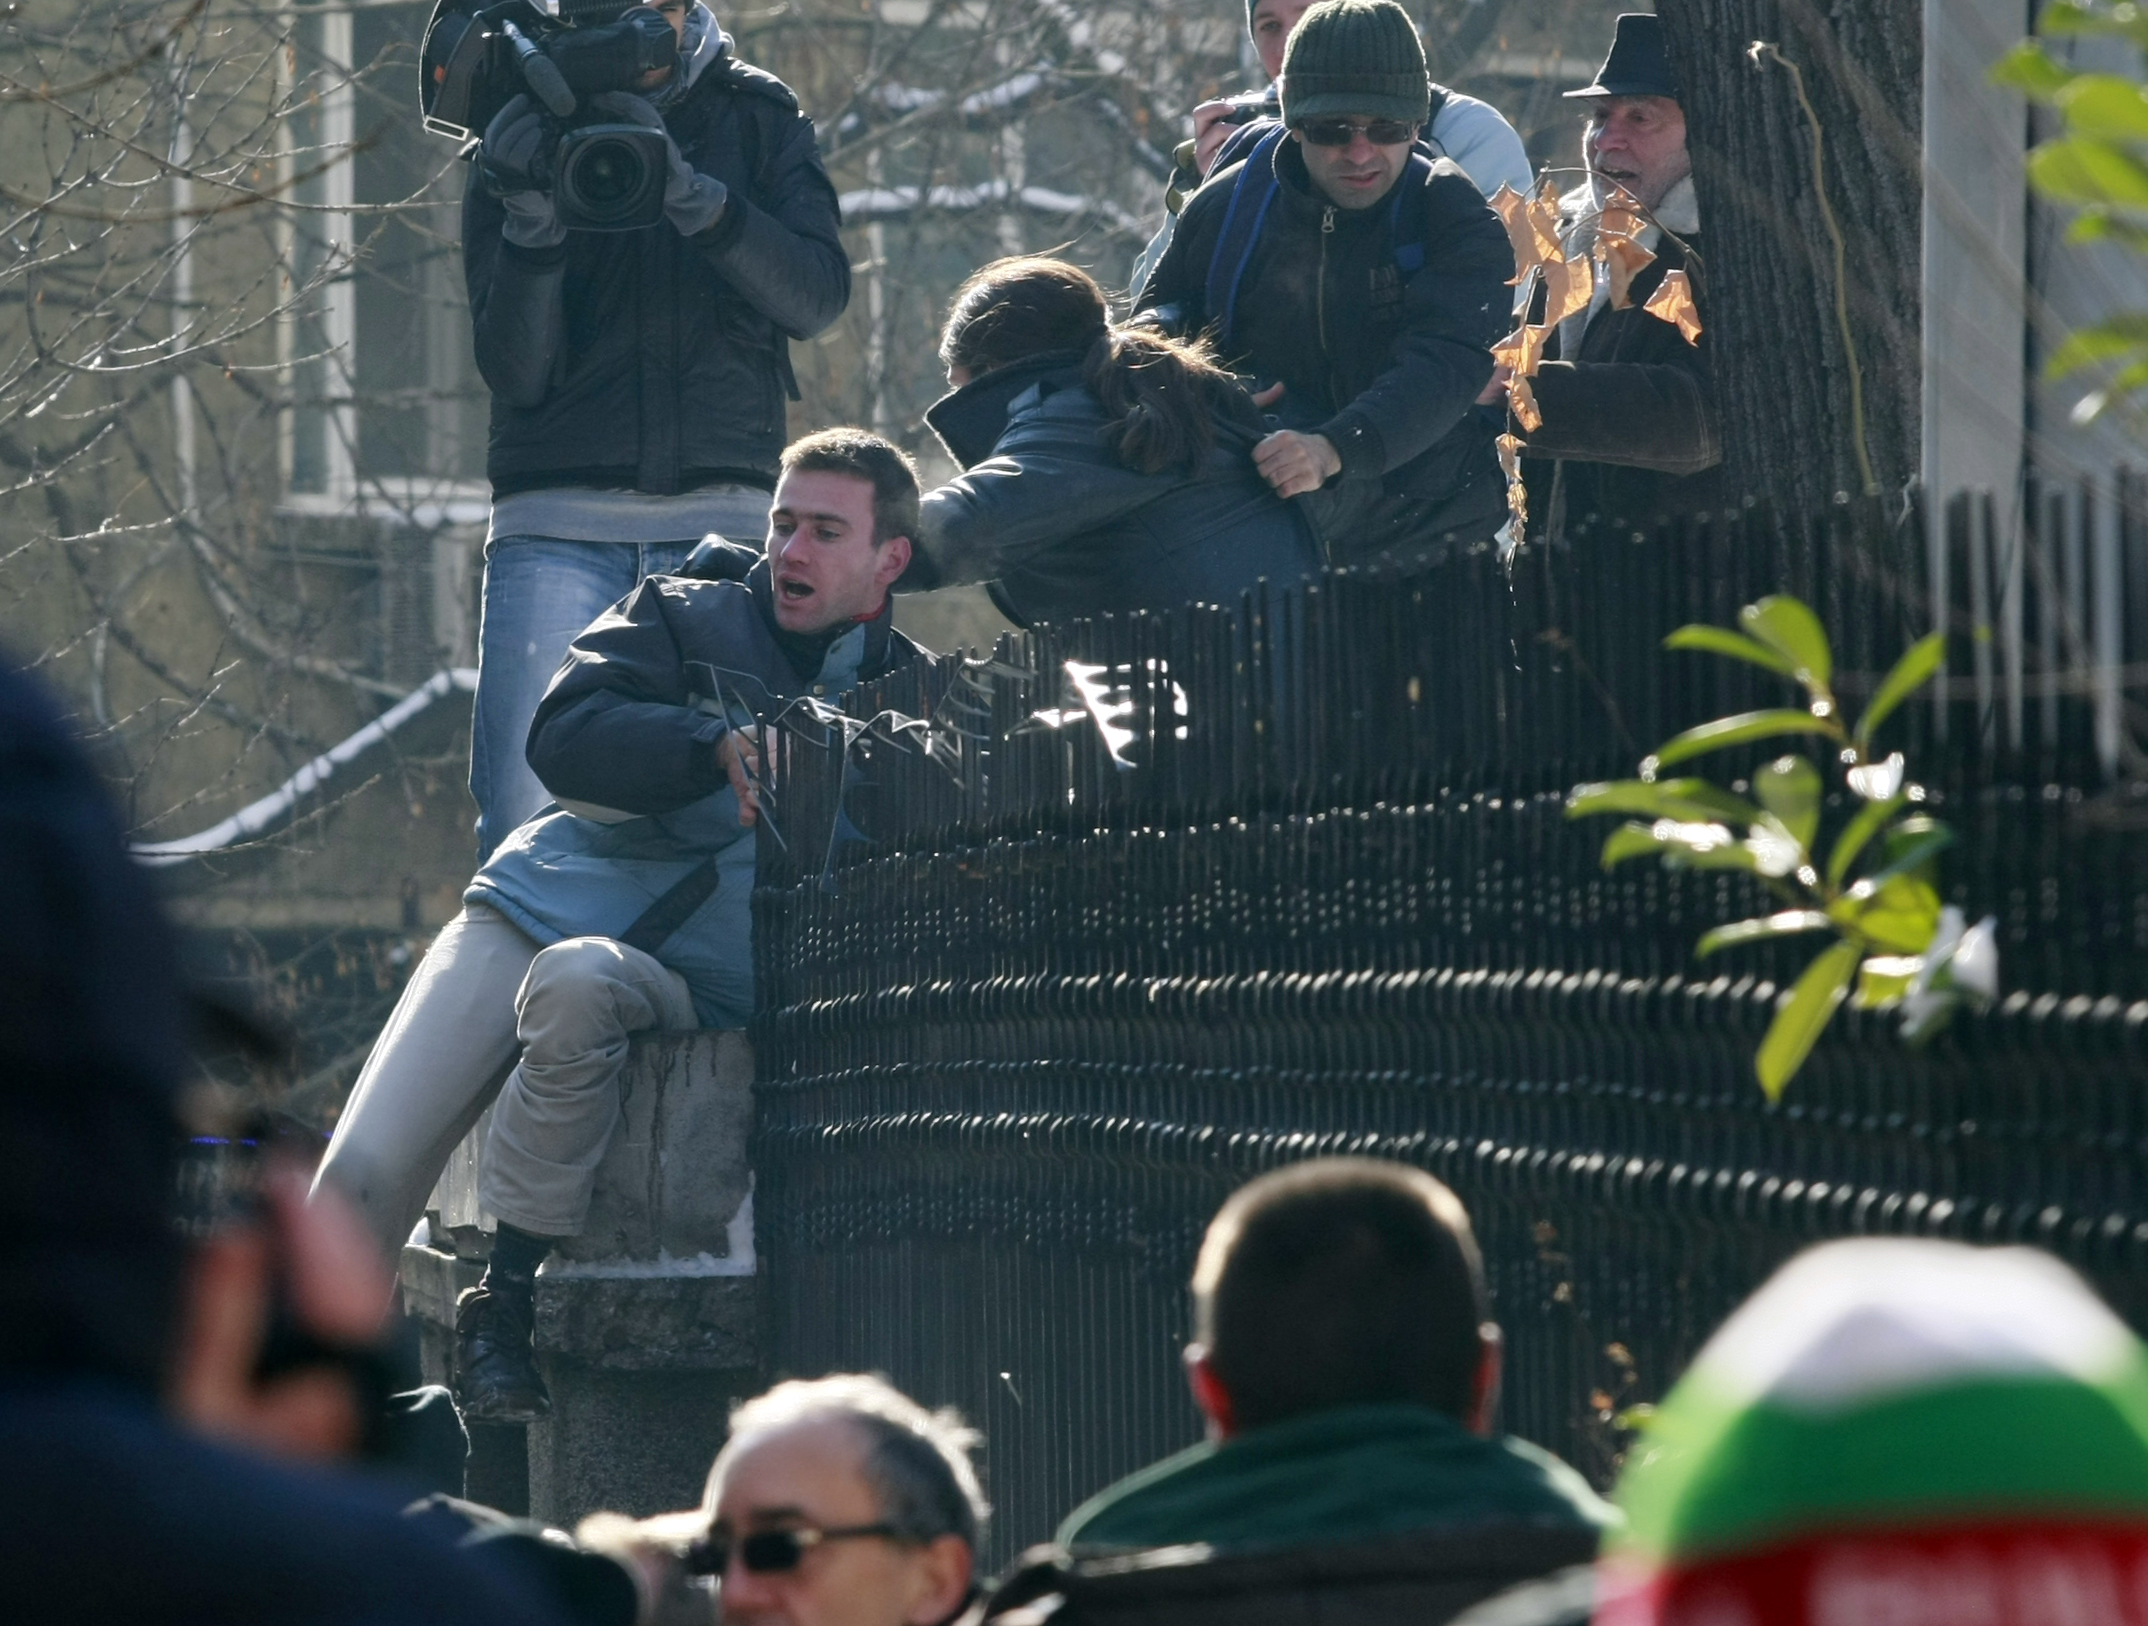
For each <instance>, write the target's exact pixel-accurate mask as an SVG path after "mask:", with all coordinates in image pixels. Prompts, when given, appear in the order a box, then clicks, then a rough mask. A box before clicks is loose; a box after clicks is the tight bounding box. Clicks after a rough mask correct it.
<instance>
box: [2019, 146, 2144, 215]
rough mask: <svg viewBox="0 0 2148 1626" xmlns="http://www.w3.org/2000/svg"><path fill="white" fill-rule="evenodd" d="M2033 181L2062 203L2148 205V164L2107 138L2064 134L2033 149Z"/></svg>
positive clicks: (2031, 155)
mask: <svg viewBox="0 0 2148 1626" xmlns="http://www.w3.org/2000/svg"><path fill="white" fill-rule="evenodd" d="M2028 169H2029V184H2030V185H2031V186H2033V187H2035V188H2036V190H2037V191H2039V192H2041V193H2042V194H2043V195H2044V196H2045V197H2047V198H2051V199H2054V200H2056V201H2057V202H2060V203H2088V204H2115V205H2117V206H2119V207H2121V208H2127V209H2148V165H2143V164H2142V163H2141V161H2140V160H2139V159H2138V158H2135V157H2134V156H2133V155H2132V154H2131V153H2128V152H2123V151H2121V150H2120V149H2119V148H2117V147H2114V146H2112V145H2111V144H2110V143H2109V142H2107V141H2097V140H2094V139H2092V138H2090V137H2088V136H2061V137H2060V138H2059V139H2058V140H2056V141H2046V142H2043V143H2041V144H2040V145H2038V146H2036V147H2033V148H2031V149H2030V150H2029V165H2028Z"/></svg>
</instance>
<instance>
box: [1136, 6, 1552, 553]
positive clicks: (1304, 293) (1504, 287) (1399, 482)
mask: <svg viewBox="0 0 2148 1626" xmlns="http://www.w3.org/2000/svg"><path fill="white" fill-rule="evenodd" d="M1431 98H1432V82H1431V79H1430V77H1429V75H1428V74H1427V73H1426V70H1425V57H1424V48H1423V46H1422V45H1421V44H1419V42H1418V39H1417V31H1416V28H1415V27H1414V25H1412V23H1411V22H1410V19H1409V14H1408V13H1407V12H1405V11H1404V10H1403V9H1402V8H1401V7H1400V6H1399V5H1397V4H1395V0H1322V3H1321V4H1319V5H1316V6H1314V7H1313V8H1312V9H1311V10H1309V11H1308V12H1306V13H1305V15H1304V16H1303V17H1302V18H1301V19H1299V22H1298V26H1297V28H1296V29H1294V30H1293V31H1292V33H1291V36H1290V41H1289V44H1288V45H1287V46H1286V47H1285V51H1284V57H1283V74H1282V80H1281V106H1282V111H1283V124H1282V126H1280V127H1278V128H1275V129H1274V130H1272V131H1270V132H1269V133H1268V134H1267V135H1265V136H1263V137H1262V138H1261V140H1260V141H1259V142H1258V143H1257V144H1256V145H1255V147H1254V149H1253V151H1252V152H1251V153H1249V154H1248V155H1247V156H1246V157H1245V158H1243V159H1242V160H1240V161H1239V162H1237V163H1235V164H1232V165H1230V166H1229V167H1227V168H1225V169H1222V170H1220V171H1219V172H1218V173H1216V174H1215V175H1214V176H1213V177H1211V179H1210V180H1209V181H1208V183H1207V184H1206V185H1205V186H1203V187H1202V188H1201V190H1200V191H1199V192H1198V193H1196V194H1195V195H1194V196H1193V198H1192V199H1191V200H1190V201H1189V202H1188V203H1187V205H1186V209H1185V213H1184V215H1183V217H1182V218H1181V220H1180V224H1179V228H1178V231H1177V233H1176V235H1175V236H1174V237H1173V239H1172V242H1171V245H1170V247H1169V248H1168V249H1167V250H1166V251H1165V253H1164V256H1163V258H1162V260H1161V261H1160V262H1159V263H1158V265H1157V267H1156V269H1155V271H1154V272H1153V273H1152V274H1151V276H1150V277H1149V279H1148V283H1147V285H1146V286H1145V287H1144V288H1143V289H1142V291H1141V293H1140V296H1139V297H1138V298H1137V300H1136V301H1135V308H1136V310H1137V311H1140V312H1146V313H1148V314H1149V316H1150V319H1151V320H1154V321H1156V322H1158V323H1159V324H1160V325H1163V326H1165V327H1168V328H1170V329H1172V330H1174V331H1177V332H1180V333H1187V334H1192V333H1204V332H1205V333H1209V334H1212V335H1213V336H1214V337H1215V340H1216V343H1217V348H1218V349H1219V351H1220V352H1221V353H1222V355H1223V356H1224V357H1225V359H1226V360H1227V361H1228V362H1229V363H1230V364H1231V366H1232V367H1234V368H1235V369H1236V370H1238V371H1239V372H1240V373H1242V374H1246V375H1249V376H1250V378H1251V379H1252V381H1253V382H1254V383H1255V384H1256V386H1258V387H1259V389H1260V390H1261V392H1262V393H1261V394H1260V395H1259V397H1258V398H1259V399H1260V400H1261V401H1262V402H1263V403H1264V404H1270V405H1272V408H1273V412H1274V415H1275V420H1276V423H1277V429H1276V432H1275V433H1273V434H1271V435H1269V436H1268V437H1267V439H1265V440H1264V441H1262V442H1261V443H1260V444H1259V445H1258V446H1257V447H1256V448H1255V452H1254V461H1255V463H1256V464H1257V465H1258V467H1259V468H1260V471H1261V473H1262V475H1263V476H1264V477H1265V478H1266V479H1267V481H1268V483H1269V485H1270V486H1271V487H1272V488H1273V489H1274V490H1275V491H1276V492H1277V493H1278V494H1279V495H1282V496H1284V497H1296V498H1301V499H1303V507H1304V509H1305V513H1306V517H1307V519H1308V521H1309V522H1310V523H1311V524H1312V527H1313V530H1314V532H1315V534H1316V535H1318V536H1319V538H1320V539H1321V542H1322V545H1323V547H1324V549H1325V551H1326V555H1327V559H1328V562H1329V563H1330V564H1332V565H1371V566H1377V567H1382V568H1389V569H1413V568H1422V567H1424V566H1426V565H1430V564H1432V563H1435V562H1437V560H1438V559H1439V558H1440V557H1442V556H1443V555H1444V554H1445V553H1446V552H1448V551H1449V550H1451V549H1453V548H1455V547H1459V546H1467V545H1470V544H1472V543H1476V542H1480V541H1483V540H1484V539H1486V538H1488V537H1490V536H1491V535H1492V533H1493V532H1494V531H1496V530H1497V529H1498V528H1499V526H1500V524H1501V523H1502V522H1503V518H1504V514H1505V491H1504V483H1503V481H1502V480H1501V477H1500V473H1499V466H1498V460H1497V457H1496V455H1495V453H1494V450H1493V446H1492V436H1493V430H1492V428H1491V425H1490V423H1489V421H1488V420H1487V419H1486V418H1485V417H1484V416H1482V415H1481V414H1479V413H1478V412H1477V411H1476V410H1475V406H1474V404H1475V401H1476V397H1477V394H1478V392H1479V391H1480V390H1482V389H1483V388H1484V385H1485V383H1486V381H1487V380H1488V379H1489V378H1490V377H1491V375H1492V357H1491V347H1492V345H1493V343H1495V342H1496V341H1497V340H1498V338H1499V337H1500V335H1501V334H1502V333H1503V332H1504V331H1505V330H1506V327H1507V321H1508V314H1509V305H1510V301H1511V299H1512V293H1511V290H1510V289H1509V287H1508V283H1507V279H1508V278H1509V277H1511V276H1512V275H1513V272H1514V260H1513V253H1512V250H1511V249H1510V248H1509V247H1508V243H1507V236H1506V231H1505V229H1504V227H1502V226H1501V224H1500V222H1499V218H1498V216H1496V215H1495V214H1493V213H1492V211H1491V209H1490V208H1489V207H1488V206H1487V205H1486V204H1485V202H1484V199H1483V197H1482V196H1481V195H1480V194H1479V193H1478V191H1477V189H1476V187H1475V186H1474V185H1473V184H1472V183H1471V181H1470V179H1469V177H1468V176H1467V175H1465V174H1464V173H1463V172H1462V170H1461V169H1460V168H1459V167H1458V166H1456V165H1455V164H1454V163H1453V162H1452V161H1451V160H1449V159H1444V158H1440V159H1433V158H1430V157H1428V156H1427V155H1426V154H1424V153H1423V152H1421V151H1418V150H1417V149H1416V145H1415V144H1416V140H1417V134H1418V131H1419V130H1420V128H1421V127H1422V126H1423V125H1424V123H1425V119H1426V116H1427V114H1428V112H1429V109H1430V106H1431Z"/></svg>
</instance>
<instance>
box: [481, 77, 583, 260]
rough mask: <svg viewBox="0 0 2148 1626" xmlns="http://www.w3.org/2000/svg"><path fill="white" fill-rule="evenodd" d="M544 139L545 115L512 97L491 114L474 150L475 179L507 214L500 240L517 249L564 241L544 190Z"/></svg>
mask: <svg viewBox="0 0 2148 1626" xmlns="http://www.w3.org/2000/svg"><path fill="white" fill-rule="evenodd" d="M548 135H549V132H548V131H547V130H546V128H545V121H544V115H543V114H542V113H540V112H538V111H537V108H536V105H535V104H534V103H532V102H531V101H530V99H529V98H528V97H527V96H517V97H515V98H514V99H513V100H512V101H510V102H509V103H508V104H507V105H506V106H505V107H503V108H501V109H500V110H499V112H497V113H495V114H494V115H493V118H492V122H491V123H490V124H488V125H486V126H485V140H484V144H483V145H482V146H480V147H479V148H478V150H477V173H478V179H479V180H480V181H481V182H482V183H483V184H484V188H485V190H486V191H487V192H490V193H491V194H492V195H493V196H494V197H496V198H498V199H499V200H500V203H501V204H502V206H503V207H505V209H506V210H507V219H506V221H505V222H504V223H503V224H502V225H501V227H500V235H501V236H502V237H505V238H506V239H507V240H508V241H509V242H510V243H512V244H514V245H515V246H516V247H517V248H553V247H556V246H557V245H558V244H560V243H563V242H565V241H566V239H567V228H566V227H564V226H562V225H561V224H560V223H559V216H558V214H557V213H556V212H555V211H554V210H553V208H552V194H551V193H550V192H549V191H547V190H546V189H545V188H546V186H547V184H548V182H549V179H550V178H549V177H548V176H547V175H546V174H545V173H544V156H545V149H546V147H547V146H548V145H549V144H550V143H549V140H548Z"/></svg>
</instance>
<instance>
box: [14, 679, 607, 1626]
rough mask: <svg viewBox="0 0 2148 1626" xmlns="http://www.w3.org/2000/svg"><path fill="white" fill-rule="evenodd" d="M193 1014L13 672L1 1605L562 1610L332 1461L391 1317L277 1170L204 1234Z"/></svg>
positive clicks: (289, 1621) (349, 1620)
mask: <svg viewBox="0 0 2148 1626" xmlns="http://www.w3.org/2000/svg"><path fill="white" fill-rule="evenodd" d="M188 1005H189V1002H188V1001H187V1000H186V999H185V997H184V996H183V993H182V989H181V979H180V975H179V969H178V955H177V950H176V947H175V945H174V942H173V939H172V935H171V932H170V930H169V928H168V926H167V925H166V923H165V921H164V920H163V918H162V916H161V914H160V912H159V910H158V909H157V907H156V904H155V902H154V900H153V899H152V897H151V896H150V893H149V889H148V885H147V883H146V881H145V879H144V876H143V872H142V871H141V870H140V869H139V868H138V867H137V866H136V865H135V863H134V862H133V860H132V859H131V858H130V857H129V855H128V853H127V849H126V844H125V841H124V839H123V837H122V834H121V830H120V824H119V820H118V818H117V816H116V814H115V812H114V810H113V808H112V806H111V804H110V802H109V800H108V799H107V797H106V796H105V794H104V792H103V788H102V787H101V786H100V785H99V784H98V782H97V779H96V776H95V774H94V773H93V771H92V770H91V768H90V766H89V764H88V762H87V761H86V760H85V759H84V757H83V755H82V753H81V751H80V749H79V748H78V747H77V746H76V744H75V743H74V741H73V740H72V739H71V738H70V737H69V735H68V732H67V730H66V728H65V727H64V726H63V725H62V724H61V723H60V721H59V720H58V718H57V717H56V716H55V715H54V712H53V710H52V706H51V703H50V701H49V699H48V698H47V697H46V696H45V695H44V694H43V693H42V692H41V691H40V690H39V689H38V688H37V687H36V686H35V685H34V684H32V683H31V682H30V680H29V679H27V678H26V677H24V676H22V675H21V674H20V673H17V672H15V671H12V670H10V669H8V667H7V666H6V664H5V663H4V662H0V1147H4V1148H5V1149H6V1153H7V1158H8V1177H7V1179H6V1180H4V1181H0V1465H4V1466H5V1472H4V1473H0V1618H5V1619H7V1620H11V1621H23V1622H37V1623H41V1626H64V1623H73V1622H82V1623H84V1626H88V1623H91V1622H96V1623H99V1626H102V1623H104V1622H114V1621H126V1622H130V1623H138V1626H165V1623H170V1626H180V1623H185V1626H212V1623H217V1626H221V1623H224V1622H235V1621H247V1622H260V1623H263V1626H301V1623H304V1626H316V1623H318V1626H327V1623H330V1622H334V1623H337V1626H368V1623H374V1622H378V1623H380V1626H388V1623H390V1622H395V1623H409V1626H555V1623H559V1622H563V1621H564V1620H565V1619H566V1618H567V1617H566V1616H565V1615H564V1614H563V1613H561V1612H559V1611H558V1610H557V1609H556V1600H555V1599H554V1598H553V1597H552V1596H549V1595H548V1594H547V1591H546V1583H545V1582H544V1580H543V1578H542V1577H541V1576H538V1575H534V1574H532V1573H529V1572H527V1571H525V1570H523V1569H520V1568H518V1567H517V1558H516V1555H514V1554H512V1553H509V1552H507V1551H506V1550H504V1549H501V1550H497V1551H494V1552H490V1553H476V1552H471V1551H467V1550H464V1549H462V1548H461V1547H460V1546H459V1545H458V1543H457V1541H456V1540H455V1539H453V1538H451V1537H448V1536H443V1535H442V1534H441V1533H440V1532H438V1531H436V1530H433V1529H429V1528H425V1527H422V1526H420V1525H418V1524H415V1523H413V1522H412V1521H410V1520H407V1519H405V1518H403V1517H402V1515H401V1504H402V1502H403V1500H404V1497H403V1496H402V1495H400V1494H398V1493H397V1492H396V1491H395V1490H393V1489H391V1488H390V1485H389V1484H388V1483H387V1482H385V1481H375V1480H372V1479H369V1478H367V1477H365V1476H364V1475H362V1474H360V1473H358V1472H356V1471H354V1470H353V1469H352V1468H351V1467H349V1466H346V1465H343V1464H342V1463H340V1462H339V1461H338V1460H337V1459H340V1458H345V1457H348V1456H350V1455H351V1454H352V1453H353V1451H354V1449H355V1448H356V1447H357V1446H359V1445H360V1444H361V1443H362V1441H363V1435H364V1434H365V1432H366V1417H365V1406H364V1402H363V1399H362V1395H363V1391H364V1385H363V1384H362V1383H360V1382H359V1381H357V1373H358V1370H359V1363H360V1362H362V1361H364V1360H365V1359H367V1358H368V1350H369V1349H373V1350H374V1352H375V1353H377V1348H375V1346H373V1345H371V1344H370V1343H369V1341H370V1340H373V1339H374V1338H375V1337H376V1335H377V1332H378V1329H379V1327H380V1324H381V1320H382V1317H383V1316H384V1314H385V1311H386V1287H387V1278H386V1273H385V1270H384V1269H383V1267H382V1265H381V1263H380V1261H379V1260H377V1259H374V1258H372V1257H371V1256H370V1252H369V1250H368V1249H367V1248H366V1245H365V1243H364V1241H363V1238H362V1236H361V1235H360V1233H359V1232H358V1230H357V1228H356V1225H355V1222H354V1221H352V1220H351V1218H350V1216H349V1215H347V1214H341V1213H337V1212H333V1211H330V1210H326V1209H307V1208H305V1207H304V1206H303V1205H302V1204H301V1202H300V1198H301V1196H302V1194H303V1191H304V1187H303V1184H302V1183H300V1182H298V1181H296V1180H295V1178H294V1177H293V1175H292V1174H291V1173H290V1172H289V1171H278V1172H276V1173H273V1174H272V1175H271V1176H270V1177H269V1178H267V1179H265V1180H264V1182H263V1189H262V1191H261V1193H260V1201H259V1202H258V1203H246V1204H234V1205H233V1206H234V1208H235V1209H236V1212H234V1213H232V1214H230V1215H229V1216H227V1217H226V1218H225V1219H223V1220H222V1222H221V1223H219V1224H217V1225H216V1228H215V1229H214V1230H213V1231H212V1232H210V1233H209V1234H207V1235H200V1236H191V1237H190V1236H187V1235H183V1234H182V1233H181V1231H180V1229H179V1224H178V1221H179V1217H180V1216H179V1214H178V1213H177V1211H176V1210H177V1194H178V1191H179V1171H180V1156H181V1149H182V1147H183V1145H184V1142H185V1133H186V1130H185V1127H184V1126H183V1124H182V1118H181V1110H180V1103H181V1096H182V1092H183V1090H184V1088H185V1086H186V1085H187V1084H188V1082H189V1074H188V1064H187V1062H186V1060H185V1056H184V1051H185V1049H186V1040H187V1027H188V1023H187V1010H188ZM194 1217H195V1218H196V1219H197V1220H199V1219H201V1218H202V1216H200V1215H196V1216H194Z"/></svg>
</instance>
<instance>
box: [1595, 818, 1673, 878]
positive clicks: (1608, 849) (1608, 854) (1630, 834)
mask: <svg viewBox="0 0 2148 1626" xmlns="http://www.w3.org/2000/svg"><path fill="white" fill-rule="evenodd" d="M1662 850H1663V843H1662V842H1661V841H1659V840H1657V839H1656V830H1655V826H1654V825H1649V824H1622V825H1620V826H1619V827H1618V828H1617V829H1616V830H1613V831H1612V832H1611V833H1610V834H1609V835H1608V836H1606V837H1604V850H1603V866H1604V868H1605V869H1616V868H1617V867H1618V866H1619V865H1621V864H1623V863H1625V862H1626V860H1627V859H1629V858H1645V857H1647V856H1648V855H1649V854H1650V853H1655V852H1661V851H1662Z"/></svg>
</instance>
